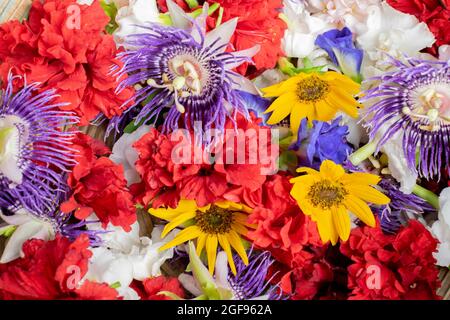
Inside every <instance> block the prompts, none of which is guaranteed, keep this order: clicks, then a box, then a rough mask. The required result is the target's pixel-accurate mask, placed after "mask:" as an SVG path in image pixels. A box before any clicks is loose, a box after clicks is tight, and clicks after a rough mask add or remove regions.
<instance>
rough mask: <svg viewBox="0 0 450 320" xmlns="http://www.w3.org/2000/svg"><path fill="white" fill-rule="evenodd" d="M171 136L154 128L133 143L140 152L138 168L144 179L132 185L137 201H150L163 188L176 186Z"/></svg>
mask: <svg viewBox="0 0 450 320" xmlns="http://www.w3.org/2000/svg"><path fill="white" fill-rule="evenodd" d="M173 146H174V143H173V142H172V141H170V139H169V137H168V136H166V135H163V134H161V133H160V132H159V131H158V130H156V129H154V128H152V129H150V132H149V133H147V134H145V135H144V136H142V137H141V139H139V140H138V141H136V142H135V143H134V145H133V148H134V149H136V151H137V152H138V154H139V158H138V160H137V161H136V170H137V172H138V173H139V175H140V177H141V179H142V181H141V182H140V183H137V184H134V185H132V186H131V190H132V191H133V194H135V195H136V197H137V201H138V202H139V203H141V204H142V205H147V204H148V203H150V202H151V201H152V200H153V199H154V198H155V197H156V196H157V195H158V194H159V193H160V192H161V191H162V190H164V189H165V188H170V187H172V186H174V182H173V178H172V171H173V170H172V167H173V163H172V160H171V159H172V149H173Z"/></svg>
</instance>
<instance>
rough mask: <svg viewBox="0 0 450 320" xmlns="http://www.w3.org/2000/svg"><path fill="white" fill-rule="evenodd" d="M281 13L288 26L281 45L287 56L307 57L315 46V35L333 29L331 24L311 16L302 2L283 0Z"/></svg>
mask: <svg viewBox="0 0 450 320" xmlns="http://www.w3.org/2000/svg"><path fill="white" fill-rule="evenodd" d="M283 13H284V15H285V17H286V18H287V20H288V28H287V30H286V32H285V34H284V38H283V40H282V47H283V50H284V52H285V53H286V55H287V56H288V57H296V58H305V57H308V56H309V55H310V54H311V53H312V52H313V51H314V49H315V48H316V47H315V45H314V42H315V41H316V38H317V35H319V34H321V33H323V32H325V31H327V30H329V29H333V25H332V24H329V23H327V22H325V21H324V20H323V19H321V18H317V17H314V16H311V14H310V13H309V12H308V11H307V10H306V9H305V6H304V4H303V3H301V2H299V1H296V0H285V1H284V9H283Z"/></svg>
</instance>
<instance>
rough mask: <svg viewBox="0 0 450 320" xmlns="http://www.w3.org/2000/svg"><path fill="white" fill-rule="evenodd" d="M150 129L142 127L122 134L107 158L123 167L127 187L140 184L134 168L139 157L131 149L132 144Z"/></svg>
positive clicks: (134, 150)
mask: <svg viewBox="0 0 450 320" xmlns="http://www.w3.org/2000/svg"><path fill="white" fill-rule="evenodd" d="M150 128H151V126H147V125H143V126H140V127H139V128H138V129H137V130H136V131H134V132H133V133H124V134H123V135H122V136H121V137H120V139H119V140H117V142H116V143H115V144H114V147H113V149H112V154H111V156H110V157H109V158H110V159H111V160H112V161H114V162H115V163H117V164H121V165H122V166H123V172H124V176H125V179H126V180H127V182H128V185H131V184H133V183H137V182H140V180H141V178H140V177H139V174H138V172H137V171H136V167H135V163H136V161H137V159H138V157H139V155H138V153H137V151H136V149H134V148H133V144H134V143H135V142H136V141H138V140H139V139H140V138H141V137H142V136H144V135H145V134H146V133H148V132H149V130H150Z"/></svg>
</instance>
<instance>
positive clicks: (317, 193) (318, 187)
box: [308, 180, 348, 209]
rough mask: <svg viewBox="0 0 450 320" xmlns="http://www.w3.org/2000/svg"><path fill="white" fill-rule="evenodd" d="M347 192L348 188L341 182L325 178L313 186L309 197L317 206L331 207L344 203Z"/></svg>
mask: <svg viewBox="0 0 450 320" xmlns="http://www.w3.org/2000/svg"><path fill="white" fill-rule="evenodd" d="M347 194H348V192H347V190H345V188H344V187H343V186H342V185H341V184H336V183H333V182H331V181H328V180H323V181H319V182H316V183H314V184H313V185H312V186H311V188H310V189H309V192H308V198H309V200H310V201H311V203H312V204H313V205H314V206H315V207H320V208H322V209H330V208H331V207H337V206H339V205H340V204H342V201H344V198H345V196H346V195H347Z"/></svg>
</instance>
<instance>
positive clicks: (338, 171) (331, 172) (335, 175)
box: [320, 160, 345, 182]
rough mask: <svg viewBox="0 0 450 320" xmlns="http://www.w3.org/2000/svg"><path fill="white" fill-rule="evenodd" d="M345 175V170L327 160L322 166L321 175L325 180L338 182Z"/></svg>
mask: <svg viewBox="0 0 450 320" xmlns="http://www.w3.org/2000/svg"><path fill="white" fill-rule="evenodd" d="M344 174H345V170H344V168H342V166H340V165H338V164H335V163H334V162H333V161H331V160H325V161H323V162H322V164H321V165H320V175H321V176H322V177H323V178H325V179H329V180H331V181H334V182H337V181H338V180H339V179H340V178H341V177H342V176H343V175H344Z"/></svg>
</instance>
